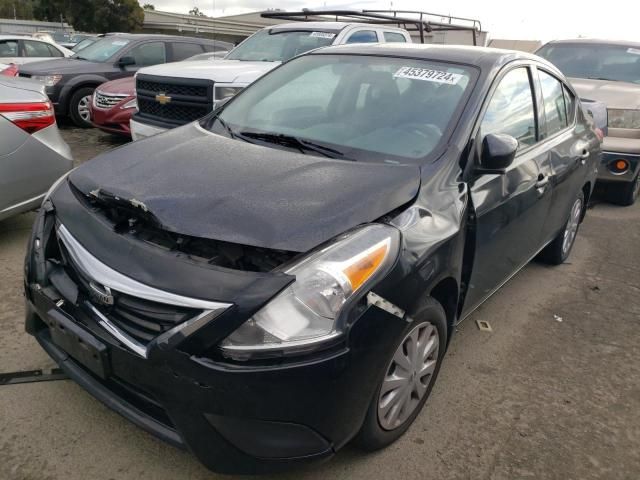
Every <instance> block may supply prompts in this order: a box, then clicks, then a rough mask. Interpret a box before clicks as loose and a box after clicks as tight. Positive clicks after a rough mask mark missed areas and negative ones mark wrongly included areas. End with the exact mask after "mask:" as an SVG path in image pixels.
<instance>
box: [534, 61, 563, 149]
mask: <svg viewBox="0 0 640 480" xmlns="http://www.w3.org/2000/svg"><path fill="white" fill-rule="evenodd" d="M538 75H539V76H540V84H541V86H542V98H543V99H544V115H545V118H546V120H547V135H546V136H547V137H550V136H552V135H554V134H556V133H558V132H559V131H561V130H564V129H565V128H567V125H568V123H567V107H566V106H565V104H564V93H563V88H562V83H560V81H559V80H557V79H556V78H555V77H552V76H551V75H549V74H548V73H545V72H543V71H542V70H538Z"/></svg>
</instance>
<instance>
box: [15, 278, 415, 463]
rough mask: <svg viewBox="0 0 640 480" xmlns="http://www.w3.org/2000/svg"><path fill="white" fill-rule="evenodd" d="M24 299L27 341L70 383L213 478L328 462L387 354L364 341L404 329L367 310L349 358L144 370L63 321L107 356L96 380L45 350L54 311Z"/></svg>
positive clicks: (162, 355) (159, 365)
mask: <svg viewBox="0 0 640 480" xmlns="http://www.w3.org/2000/svg"><path fill="white" fill-rule="evenodd" d="M28 296H29V297H30V298H31V300H29V301H28V302H27V309H26V311H27V315H26V328H27V331H28V332H29V333H31V334H33V335H34V336H35V337H36V339H37V340H38V342H39V343H40V345H41V346H42V347H43V348H44V350H45V351H46V352H47V353H48V354H49V355H50V356H51V357H52V358H53V359H54V360H55V361H56V362H57V363H58V365H60V367H61V368H62V369H63V370H64V371H65V372H66V373H67V374H68V375H69V377H70V378H72V379H73V380H74V381H76V382H77V383H78V384H79V385H80V386H82V387H83V388H84V389H86V390H87V391H88V392H89V393H91V394H92V395H93V396H94V397H96V398H97V399H98V400H100V401H102V402H103V403H104V404H105V405H107V406H108V407H109V408H111V409H113V410H114V411H116V412H117V413H119V414H121V415H122V416H124V417H125V418H127V419H128V420H130V421H132V422H133V423H135V424H136V425H138V426H139V427H141V428H143V429H144V430H146V431H148V432H149V433H151V434H153V435H155V436H156V437H158V438H160V439H162V440H164V441H166V442H168V443H170V444H172V445H174V446H177V447H181V448H186V449H188V450H190V451H191V452H193V454H194V455H195V456H196V457H197V458H198V459H199V460H200V461H201V462H202V463H203V464H205V465H206V466H207V467H208V468H210V469H211V470H214V471H216V472H221V473H246V474H249V473H266V472H277V471H282V470H287V469H290V468H292V467H294V466H296V465H299V464H306V463H310V462H314V461H319V460H323V459H327V458H329V457H331V456H332V455H333V454H334V453H335V451H336V450H337V449H339V448H340V447H342V446H343V445H344V444H345V443H347V442H348V441H349V440H350V439H351V438H352V437H353V436H354V435H355V434H356V433H357V432H358V430H359V428H360V425H361V424H362V422H363V420H364V416H365V413H366V410H367V407H368V405H369V401H370V399H371V398H372V396H373V393H374V390H375V385H376V382H377V380H378V379H377V375H376V373H375V372H380V371H382V369H383V368H384V365H382V364H380V365H377V364H378V363H381V360H380V359H384V358H387V356H388V354H389V352H388V348H392V345H390V344H389V345H387V344H386V343H387V342H386V341H383V342H380V340H379V338H378V340H374V339H373V338H371V337H370V333H366V332H374V331H377V332H380V331H381V329H383V328H384V329H385V331H388V330H389V328H388V327H389V326H391V330H392V331H393V330H395V329H402V327H403V325H402V324H403V323H404V322H403V321H401V320H399V319H398V318H397V317H394V316H392V315H391V314H389V313H387V312H384V311H383V310H380V309H378V308H377V307H373V306H372V307H370V308H369V310H368V311H367V312H366V313H365V315H363V317H361V319H360V320H359V321H358V324H359V325H360V327H363V326H364V325H365V324H366V326H367V328H354V330H353V334H352V335H351V337H352V338H351V340H350V348H344V349H339V350H336V351H331V352H327V353H325V354H324V355H322V356H319V357H318V356H316V357H315V358H313V359H307V360H305V361H300V362H294V363H291V364H286V365H278V366H271V367H264V366H263V367H258V366H240V365H237V364H235V365H231V364H224V363H219V362H214V361H211V360H208V359H205V358H196V357H190V356H189V355H187V354H185V353H181V352H177V351H173V352H160V351H156V352H153V353H152V354H151V355H150V356H149V358H148V359H146V360H145V359H143V358H141V357H138V356H137V355H135V354H133V353H131V352H130V351H128V350H127V349H125V348H124V347H123V346H122V345H119V344H118V342H117V341H115V339H112V338H109V337H108V334H106V332H105V334H104V335H102V336H100V337H98V336H97V335H95V332H91V331H90V330H89V329H86V327H84V326H83V325H82V324H81V323H79V322H76V321H75V320H73V319H72V318H71V317H68V319H69V321H73V322H74V323H75V324H76V326H78V327H80V328H82V329H83V330H84V331H86V333H87V334H89V335H91V336H93V338H96V339H97V340H98V341H100V342H102V343H104V344H105V345H106V346H107V349H108V352H109V365H108V374H107V376H106V378H100V377H99V376H97V375H96V374H95V373H93V372H91V371H90V370H89V369H88V368H86V367H85V366H83V364H82V363H81V362H79V361H78V360H76V359H74V357H72V356H71V355H69V354H68V353H67V352H65V351H64V350H63V349H61V348H60V347H58V346H57V345H56V343H55V342H54V341H53V340H52V336H51V332H50V327H49V326H48V323H49V322H48V319H49V318H50V317H51V316H52V315H58V314H61V312H60V309H58V307H56V305H55V303H53V302H52V301H50V300H49V299H47V298H46V296H45V295H44V294H43V293H42V291H37V290H34V289H30V292H29V295H28ZM55 312H57V313H55ZM65 315H66V314H65ZM399 331H400V330H399ZM399 331H398V333H399ZM385 336H386V335H385ZM390 338H394V336H393V335H390ZM376 341H377V343H378V344H377V345H375V342H376ZM371 342H374V345H373V347H372V348H367V344H371Z"/></svg>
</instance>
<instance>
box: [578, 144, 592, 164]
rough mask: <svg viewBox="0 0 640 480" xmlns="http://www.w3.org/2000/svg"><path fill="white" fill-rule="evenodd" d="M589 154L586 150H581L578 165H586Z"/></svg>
mask: <svg viewBox="0 0 640 480" xmlns="http://www.w3.org/2000/svg"><path fill="white" fill-rule="evenodd" d="M589 155H590V152H589V150H587V149H586V148H585V149H583V150H582V153H581V154H580V164H581V165H584V164H585V163H587V158H589Z"/></svg>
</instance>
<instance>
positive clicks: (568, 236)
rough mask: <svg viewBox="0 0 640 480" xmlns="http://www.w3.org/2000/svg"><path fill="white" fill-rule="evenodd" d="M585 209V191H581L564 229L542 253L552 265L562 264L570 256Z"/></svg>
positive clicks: (543, 257)
mask: <svg viewBox="0 0 640 480" xmlns="http://www.w3.org/2000/svg"><path fill="white" fill-rule="evenodd" d="M583 209H584V192H582V191H581V192H580V193H579V194H578V198H576V199H575V201H574V202H573V205H572V206H571V212H570V213H569V219H568V220H567V223H566V224H565V226H564V229H563V230H562V231H561V232H560V233H559V234H558V236H557V237H556V238H555V239H554V240H553V241H552V242H551V243H550V244H549V245H547V247H546V248H545V249H544V250H543V251H542V253H541V254H540V257H541V258H542V260H543V261H545V262H546V263H549V264H551V265H560V264H561V263H564V262H565V261H566V260H567V258H569V254H570V253H571V249H572V248H573V244H574V243H575V241H576V236H577V234H578V229H579V228H580V223H581V222H582V211H583Z"/></svg>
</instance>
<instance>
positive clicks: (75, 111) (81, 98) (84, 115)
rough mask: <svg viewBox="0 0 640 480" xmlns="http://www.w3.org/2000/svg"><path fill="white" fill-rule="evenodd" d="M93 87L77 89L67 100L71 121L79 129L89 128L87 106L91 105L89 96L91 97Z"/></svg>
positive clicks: (89, 118)
mask: <svg viewBox="0 0 640 480" xmlns="http://www.w3.org/2000/svg"><path fill="white" fill-rule="evenodd" d="M93 90H94V88H93V87H83V88H79V89H78V90H76V91H75V92H73V95H71V100H69V115H70V116H71V120H73V123H75V124H76V125H77V126H78V127H80V128H90V127H91V126H92V125H91V115H90V111H89V105H90V104H91V95H93Z"/></svg>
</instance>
